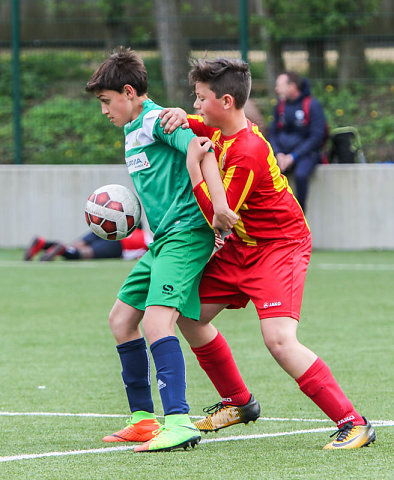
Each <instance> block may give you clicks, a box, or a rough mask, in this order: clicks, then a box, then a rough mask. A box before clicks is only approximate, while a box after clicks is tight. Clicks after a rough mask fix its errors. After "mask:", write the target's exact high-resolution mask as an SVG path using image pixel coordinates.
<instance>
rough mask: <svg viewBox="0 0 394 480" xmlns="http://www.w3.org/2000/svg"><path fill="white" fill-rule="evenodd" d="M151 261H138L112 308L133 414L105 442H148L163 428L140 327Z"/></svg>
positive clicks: (125, 382) (126, 387)
mask: <svg viewBox="0 0 394 480" xmlns="http://www.w3.org/2000/svg"><path fill="white" fill-rule="evenodd" d="M151 263H152V258H151V256H150V255H148V254H147V255H146V257H145V258H142V259H141V260H140V262H139V263H137V265H136V266H135V267H134V269H133V271H132V272H131V273H130V275H129V276H128V277H127V279H126V280H125V282H124V284H123V285H122V287H121V289H120V291H119V294H118V299H117V300H116V302H115V304H114V306H113V308H112V310H111V312H110V316H109V323H110V328H111V331H112V333H113V335H114V338H115V340H116V344H117V346H116V348H117V351H118V354H119V358H120V362H121V365H122V378H123V383H124V386H125V389H126V394H127V399H128V402H129V407H130V412H131V414H132V417H131V418H130V419H129V421H128V422H127V425H126V427H125V428H124V429H122V430H120V431H118V432H115V433H114V434H112V435H108V436H106V437H104V438H103V440H104V441H105V442H127V441H129V442H145V441H147V440H149V439H151V438H153V432H154V431H156V430H157V429H158V428H160V424H159V423H158V422H157V420H156V417H155V415H154V406H153V401H152V396H151V380H150V378H151V376H150V356H149V352H148V349H147V346H146V342H145V339H144V338H143V336H142V334H141V331H140V327H139V324H140V322H141V320H142V318H143V314H144V309H145V300H146V295H147V291H148V288H149V278H150V269H151ZM131 304H133V305H131Z"/></svg>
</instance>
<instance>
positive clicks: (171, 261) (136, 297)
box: [118, 226, 215, 320]
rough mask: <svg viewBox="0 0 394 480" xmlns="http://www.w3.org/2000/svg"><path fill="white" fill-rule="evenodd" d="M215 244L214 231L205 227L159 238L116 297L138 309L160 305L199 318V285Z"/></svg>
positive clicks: (186, 315) (195, 318) (152, 244)
mask: <svg viewBox="0 0 394 480" xmlns="http://www.w3.org/2000/svg"><path fill="white" fill-rule="evenodd" d="M214 243H215V239H214V234H213V230H211V229H210V228H209V229H208V228H206V227H205V226H204V227H201V228H196V229H193V230H189V231H182V232H176V233H173V234H169V235H166V236H164V237H161V238H159V239H158V240H156V241H154V242H153V243H151V244H150V245H149V250H148V251H147V252H146V253H145V255H144V256H143V257H142V258H141V259H140V260H139V262H138V263H137V264H136V265H135V267H134V268H133V270H132V271H131V273H130V275H129V276H128V277H127V278H126V280H125V282H124V283H123V285H122V287H121V289H120V290H119V293H118V298H119V299H120V300H122V302H125V303H127V304H128V305H131V306H132V307H134V308H137V309H138V310H145V308H146V307H149V306H151V305H163V306H166V307H175V308H176V309H177V310H178V311H179V312H180V313H181V314H182V315H183V316H185V317H189V318H192V319H194V320H199V318H200V299H199V294H198V287H199V284H200V279H201V275H202V272H203V269H204V267H205V264H206V263H207V261H208V260H209V258H210V256H211V254H212V250H213V247H214Z"/></svg>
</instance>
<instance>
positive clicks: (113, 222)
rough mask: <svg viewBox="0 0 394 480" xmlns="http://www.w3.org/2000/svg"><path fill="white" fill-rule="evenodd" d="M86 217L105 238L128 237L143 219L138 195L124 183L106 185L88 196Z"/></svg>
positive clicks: (94, 231)
mask: <svg viewBox="0 0 394 480" xmlns="http://www.w3.org/2000/svg"><path fill="white" fill-rule="evenodd" d="M85 218H86V222H87V224H88V225H89V227H90V229H91V230H92V232H93V233H95V234H96V235H97V236H99V237H101V238H104V239H105V240H122V238H126V237H128V236H129V235H130V234H131V233H132V232H133V230H134V229H135V228H136V227H137V226H138V224H139V223H140V220H141V205H140V202H139V200H138V198H137V196H136V195H135V194H134V193H133V192H132V191H131V190H129V189H128V188H126V187H123V186H122V185H104V186H103V187H100V188H98V189H97V190H95V191H94V192H93V193H92V194H91V195H90V196H89V198H88V201H87V202H86V207H85Z"/></svg>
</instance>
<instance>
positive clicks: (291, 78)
mask: <svg viewBox="0 0 394 480" xmlns="http://www.w3.org/2000/svg"><path fill="white" fill-rule="evenodd" d="M285 75H287V81H288V82H289V83H295V85H296V87H297V88H298V90H301V89H302V84H303V79H302V78H301V76H300V75H298V73H297V72H292V71H291V72H285Z"/></svg>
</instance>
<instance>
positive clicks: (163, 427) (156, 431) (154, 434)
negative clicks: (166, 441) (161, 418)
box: [152, 425, 168, 437]
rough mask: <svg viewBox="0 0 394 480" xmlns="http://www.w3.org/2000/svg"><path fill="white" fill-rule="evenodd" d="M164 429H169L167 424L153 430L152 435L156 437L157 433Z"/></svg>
mask: <svg viewBox="0 0 394 480" xmlns="http://www.w3.org/2000/svg"><path fill="white" fill-rule="evenodd" d="M164 430H168V428H166V426H165V425H162V426H161V427H159V428H158V429H157V430H153V432H152V435H153V436H154V437H156V436H157V435H159V433H161V432H164Z"/></svg>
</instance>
